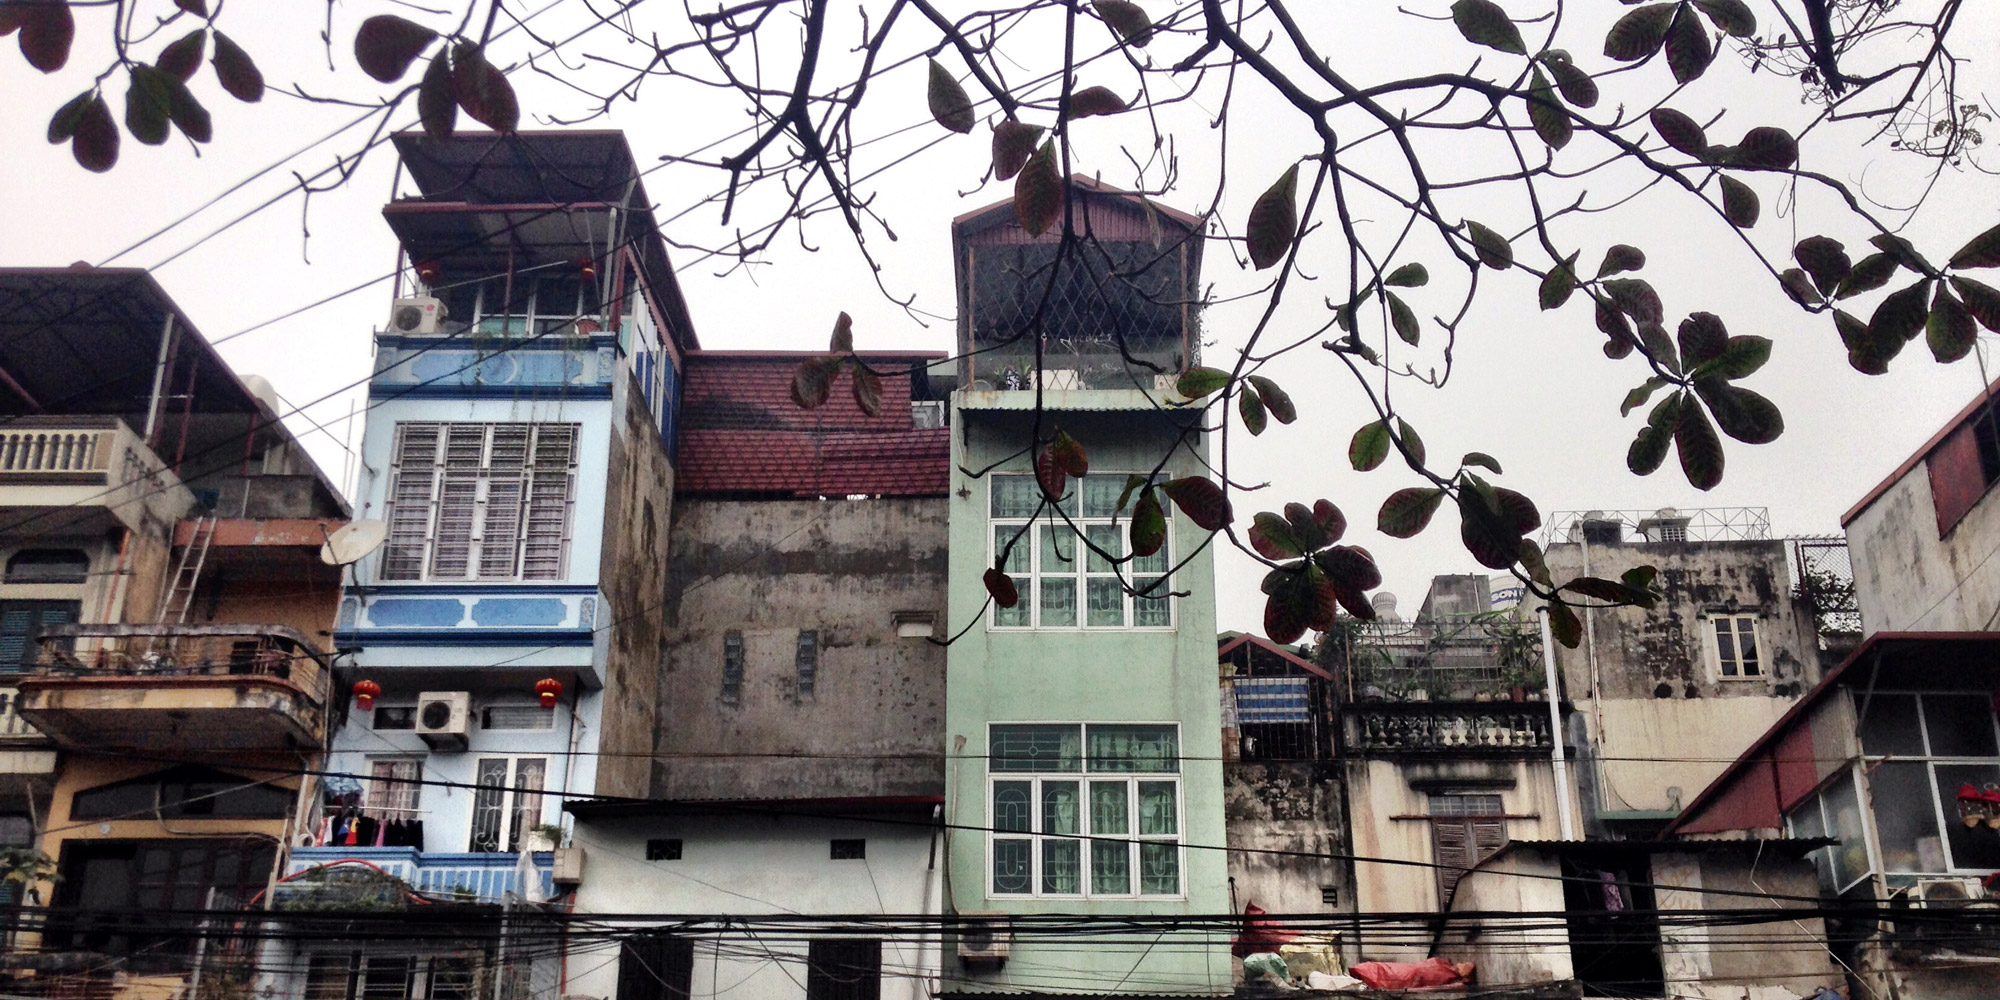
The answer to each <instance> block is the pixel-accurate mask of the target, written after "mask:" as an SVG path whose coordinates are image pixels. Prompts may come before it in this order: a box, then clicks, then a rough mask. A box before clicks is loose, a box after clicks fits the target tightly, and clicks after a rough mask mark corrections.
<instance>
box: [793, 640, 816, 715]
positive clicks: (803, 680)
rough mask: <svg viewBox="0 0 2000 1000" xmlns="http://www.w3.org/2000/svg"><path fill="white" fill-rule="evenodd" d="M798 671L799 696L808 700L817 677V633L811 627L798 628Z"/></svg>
mask: <svg viewBox="0 0 2000 1000" xmlns="http://www.w3.org/2000/svg"><path fill="white" fill-rule="evenodd" d="M798 673H799V698H800V699H801V700H809V699H811V698H812V696H813V685H814V684H815V683H817V681H818V679H819V633H818V632H816V631H813V630H812V629H801V630H799V652H798Z"/></svg>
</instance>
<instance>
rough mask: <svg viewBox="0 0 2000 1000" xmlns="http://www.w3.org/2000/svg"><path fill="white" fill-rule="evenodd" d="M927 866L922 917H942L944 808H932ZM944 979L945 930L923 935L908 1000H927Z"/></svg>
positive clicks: (911, 978)
mask: <svg viewBox="0 0 2000 1000" xmlns="http://www.w3.org/2000/svg"><path fill="white" fill-rule="evenodd" d="M931 822H932V823H933V824H935V825H933V826H932V827H931V856H930V866H929V867H928V868H926V869H924V904H923V905H924V909H923V915H924V916H925V917H931V916H942V915H943V914H944V880H943V877H942V876H943V872H942V870H941V869H939V867H938V838H939V835H940V834H942V833H943V832H944V807H943V806H933V807H931ZM943 978H944V931H943V930H942V929H939V930H938V932H937V933H936V934H935V935H926V936H925V937H924V939H923V943H921V944H919V945H918V946H917V974H916V975H915V976H912V977H910V979H909V980H908V982H909V986H910V1000H929V998H930V997H931V996H933V995H934V994H935V991H936V988H937V987H938V986H939V985H940V983H941V981H942V980H943Z"/></svg>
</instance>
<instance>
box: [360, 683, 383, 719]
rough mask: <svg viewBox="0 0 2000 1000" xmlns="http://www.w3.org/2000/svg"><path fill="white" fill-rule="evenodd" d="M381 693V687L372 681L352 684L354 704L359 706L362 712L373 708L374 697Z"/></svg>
mask: <svg viewBox="0 0 2000 1000" xmlns="http://www.w3.org/2000/svg"><path fill="white" fill-rule="evenodd" d="M381 693H382V685H380V684H377V683H375V682H374V681H368V680H361V681H355V682H354V703H355V704H356V705H359V706H360V707H361V710H362V711H364V712H365V711H367V710H369V709H371V708H374V707H375V696H376V695H378V694H381Z"/></svg>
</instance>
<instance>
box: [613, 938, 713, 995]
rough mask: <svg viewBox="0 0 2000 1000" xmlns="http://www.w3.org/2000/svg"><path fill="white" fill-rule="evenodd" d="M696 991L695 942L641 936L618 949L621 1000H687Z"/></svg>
mask: <svg viewBox="0 0 2000 1000" xmlns="http://www.w3.org/2000/svg"><path fill="white" fill-rule="evenodd" d="M693 989H694V939H692V938H684V937H675V936H673V935H671V934H639V935H635V936H633V937H629V938H626V939H625V940H624V942H623V943H622V944H620V945H619V947H618V1000H688V997H689V996H690V995H691V993H692V991H693Z"/></svg>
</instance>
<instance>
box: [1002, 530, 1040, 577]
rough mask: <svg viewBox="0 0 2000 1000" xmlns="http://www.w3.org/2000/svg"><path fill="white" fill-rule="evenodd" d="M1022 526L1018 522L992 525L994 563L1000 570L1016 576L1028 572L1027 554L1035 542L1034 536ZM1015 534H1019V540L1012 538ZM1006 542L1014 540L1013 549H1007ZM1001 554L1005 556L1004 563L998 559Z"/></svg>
mask: <svg viewBox="0 0 2000 1000" xmlns="http://www.w3.org/2000/svg"><path fill="white" fill-rule="evenodd" d="M1023 527H1024V526H1023V525H1018V524H996V525H994V526H993V559H994V565H997V566H999V567H1000V570H1001V572H1004V573H1009V574H1013V575H1016V576H1020V575H1025V574H1026V573H1027V572H1028V555H1029V553H1030V552H1031V551H1032V550H1033V548H1034V544H1035V543H1034V538H1033V537H1032V536H1031V534H1030V533H1029V532H1027V531H1024V530H1023ZM1016 535H1019V536H1021V537H1020V540H1019V541H1015V540H1014V536H1016ZM1008 542H1014V547H1013V549H1011V550H1009V549H1008V548H1007V543H1008ZM1002 554H1005V555H1006V557H1007V561H1006V562H1005V563H1001V562H1000V561H999V559H1000V557H1001V555H1002Z"/></svg>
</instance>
